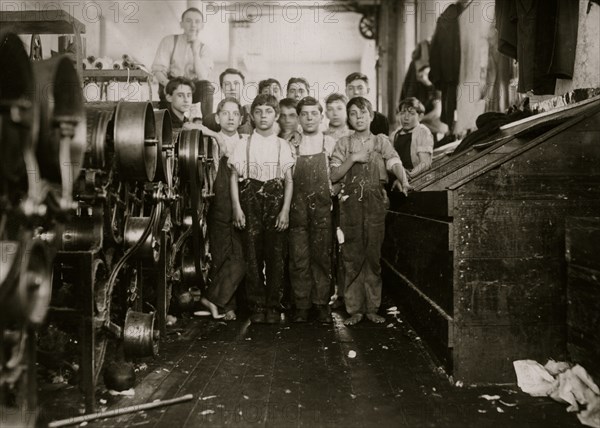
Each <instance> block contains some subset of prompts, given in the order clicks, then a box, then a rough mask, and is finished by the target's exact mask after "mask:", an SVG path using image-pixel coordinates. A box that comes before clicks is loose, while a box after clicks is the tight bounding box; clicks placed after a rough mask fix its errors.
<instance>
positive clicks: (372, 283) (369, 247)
mask: <svg viewBox="0 0 600 428" xmlns="http://www.w3.org/2000/svg"><path fill="white" fill-rule="evenodd" d="M346 109H347V112H348V120H349V122H350V126H351V127H352V128H353V129H354V134H352V135H350V136H348V137H343V138H341V139H339V140H338V141H337V143H336V146H335V149H334V151H333V155H332V157H331V181H332V182H333V183H336V182H338V181H339V182H341V183H342V190H341V193H340V196H341V197H340V227H341V229H342V231H343V233H344V238H345V242H344V244H343V246H342V263H343V267H344V284H343V286H344V301H345V304H346V311H347V312H348V314H349V315H350V318H348V319H347V320H346V321H344V324H346V325H354V324H356V323H358V322H360V321H361V320H362V319H363V317H364V316H365V315H366V317H367V319H369V320H370V321H372V322H374V323H382V322H384V321H385V319H384V318H383V317H381V316H379V315H377V311H378V310H379V305H380V304H381V288H382V284H381V265H380V257H381V245H382V243H383V238H384V233H385V214H386V210H387V195H386V193H385V190H384V188H383V185H382V173H381V171H382V168H383V167H384V163H385V167H386V168H387V170H388V171H390V172H392V173H393V174H394V175H395V176H396V177H397V180H396V181H395V183H394V187H398V189H399V190H400V191H402V192H404V193H407V192H408V190H409V188H410V186H409V184H408V179H407V177H406V173H405V171H404V168H403V167H402V162H401V161H400V158H399V156H398V153H396V151H395V150H394V148H393V147H392V144H391V143H390V140H389V138H388V137H387V136H385V135H383V134H380V135H377V136H375V135H373V134H372V133H371V132H370V130H369V126H370V124H371V121H372V120H373V107H372V106H371V103H370V102H369V101H368V100H367V99H365V98H363V97H355V98H352V99H351V100H350V101H349V102H348V105H347V108H346Z"/></svg>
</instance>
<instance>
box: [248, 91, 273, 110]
mask: <svg viewBox="0 0 600 428" xmlns="http://www.w3.org/2000/svg"><path fill="white" fill-rule="evenodd" d="M259 106H270V107H273V110H275V113H276V114H279V103H278V102H277V98H275V96H273V95H271V94H259V95H257V96H256V98H254V101H252V105H251V106H250V113H251V114H254V109H255V108H256V107H259Z"/></svg>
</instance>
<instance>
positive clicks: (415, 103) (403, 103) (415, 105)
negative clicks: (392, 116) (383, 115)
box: [398, 97, 425, 114]
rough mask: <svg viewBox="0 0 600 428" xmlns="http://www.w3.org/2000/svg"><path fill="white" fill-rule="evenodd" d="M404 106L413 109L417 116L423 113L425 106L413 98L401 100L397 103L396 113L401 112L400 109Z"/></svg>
mask: <svg viewBox="0 0 600 428" xmlns="http://www.w3.org/2000/svg"><path fill="white" fill-rule="evenodd" d="M405 106H406V107H412V108H414V109H415V110H416V112H417V113H419V114H421V113H425V106H424V105H423V103H422V102H421V101H419V100H418V99H417V98H415V97H408V98H404V99H403V100H401V101H400V103H398V111H400V110H402V107H405Z"/></svg>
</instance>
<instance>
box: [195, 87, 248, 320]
mask: <svg viewBox="0 0 600 428" xmlns="http://www.w3.org/2000/svg"><path fill="white" fill-rule="evenodd" d="M241 118H242V106H241V104H240V103H239V101H238V100H237V99H235V98H233V97H227V98H224V99H223V100H222V101H221V102H220V103H219V105H218V106H217V113H216V122H217V123H218V124H219V126H220V127H221V130H220V131H219V132H217V133H215V132H213V131H211V130H209V129H208V128H206V127H205V126H203V125H195V127H199V129H200V130H202V131H203V133H204V135H208V136H210V137H214V138H215V139H216V140H217V142H218V144H219V164H218V169H217V177H216V179H215V182H214V193H215V196H214V198H213V200H212V201H211V203H210V208H209V210H208V235H209V242H210V254H211V257H212V264H211V269H210V272H209V278H210V284H209V286H208V288H207V290H206V296H205V297H202V299H201V302H202V304H203V305H204V306H206V307H207V308H208V309H209V310H210V312H211V314H212V316H213V317H214V318H220V317H223V318H224V319H225V320H226V321H232V320H235V319H236V313H235V309H236V302H235V298H234V294H235V292H236V290H237V288H238V286H239V285H240V283H241V281H242V279H243V278H244V274H245V273H246V263H245V262H244V257H243V253H242V241H241V237H240V232H239V231H238V230H237V229H236V228H234V226H233V219H232V205H231V191H230V177H231V170H230V168H229V164H228V161H229V158H230V157H231V155H232V154H233V152H234V151H235V148H236V147H237V146H238V145H239V144H240V143H241V142H243V141H246V140H247V138H248V136H247V135H241V134H238V132H237V129H238V126H239V125H240V121H241ZM219 309H222V311H224V312H225V315H219Z"/></svg>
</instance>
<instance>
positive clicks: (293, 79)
mask: <svg viewBox="0 0 600 428" xmlns="http://www.w3.org/2000/svg"><path fill="white" fill-rule="evenodd" d="M294 83H302V84H303V85H304V86H305V87H306V92H310V85H309V84H308V80H306V79H305V78H304V77H291V78H290V80H288V84H287V87H288V88H289V87H290V86H291V85H293V84H294Z"/></svg>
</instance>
